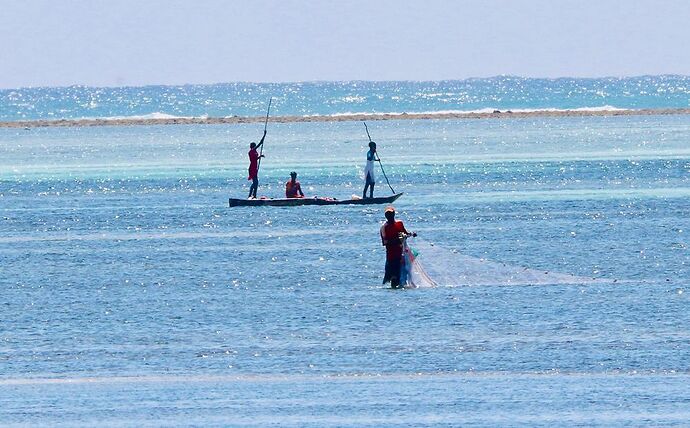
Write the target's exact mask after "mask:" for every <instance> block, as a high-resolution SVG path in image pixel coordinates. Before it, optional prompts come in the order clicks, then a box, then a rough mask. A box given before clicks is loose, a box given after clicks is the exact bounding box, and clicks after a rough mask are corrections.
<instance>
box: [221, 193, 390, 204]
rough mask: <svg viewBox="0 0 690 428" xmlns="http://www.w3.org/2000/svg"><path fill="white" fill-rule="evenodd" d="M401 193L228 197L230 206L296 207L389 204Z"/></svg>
mask: <svg viewBox="0 0 690 428" xmlns="http://www.w3.org/2000/svg"><path fill="white" fill-rule="evenodd" d="M401 195H402V193H396V194H395V195H391V196H386V197H381V198H366V199H333V198H289V199H287V198H285V199H234V198H230V199H229V200H228V204H229V206H230V207H267V206H272V207H296V206H302V205H373V204H390V203H392V202H393V201H395V200H396V199H398V198H399V197H400V196H401Z"/></svg>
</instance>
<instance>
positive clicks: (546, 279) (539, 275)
mask: <svg viewBox="0 0 690 428" xmlns="http://www.w3.org/2000/svg"><path fill="white" fill-rule="evenodd" d="M411 245H412V246H413V248H414V249H415V250H417V251H418V256H417V258H416V259H415V262H414V263H413V265H412V268H413V274H412V275H411V278H412V281H411V282H412V283H413V284H414V286H416V287H433V286H445V287H454V286H473V285H556V284H591V283H594V282H610V281H608V280H605V279H595V278H589V277H582V276H576V275H570V274H564V273H558V272H550V271H544V270H537V269H529V268H526V267H522V266H515V265H509V264H506V263H501V262H496V261H491V260H487V259H483V258H477V257H471V256H466V255H464V254H460V253H458V252H456V251H453V250H450V249H447V248H443V247H441V246H438V245H435V244H432V243H428V242H425V241H421V240H417V241H416V242H414V243H413V244H411Z"/></svg>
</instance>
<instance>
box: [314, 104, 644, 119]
mask: <svg viewBox="0 0 690 428" xmlns="http://www.w3.org/2000/svg"><path fill="white" fill-rule="evenodd" d="M628 110H632V109H627V108H619V107H614V106H610V105H605V106H598V107H578V108H569V109H561V108H518V109H500V108H492V107H486V108H481V109H476V110H433V111H408V112H400V111H387V112H370V111H360V112H353V111H347V112H340V113H332V114H319V113H315V114H305V115H304V116H302V117H342V116H387V115H393V116H400V115H405V114H414V115H429V116H434V115H438V116H443V115H449V114H456V115H463V114H467V115H471V114H492V113H494V112H497V111H499V112H501V113H508V114H509V112H510V113H568V112H609V111H611V112H614V111H628Z"/></svg>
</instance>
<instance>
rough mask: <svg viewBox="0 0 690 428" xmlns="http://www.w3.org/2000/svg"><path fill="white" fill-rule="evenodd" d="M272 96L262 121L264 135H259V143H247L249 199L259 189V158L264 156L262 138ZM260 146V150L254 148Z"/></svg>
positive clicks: (264, 137) (253, 196)
mask: <svg viewBox="0 0 690 428" xmlns="http://www.w3.org/2000/svg"><path fill="white" fill-rule="evenodd" d="M272 101H273V98H271V99H269V100H268V110H267V111H266V121H265V122H264V135H263V137H261V141H260V142H259V144H256V143H254V142H252V143H251V144H250V145H249V153H248V155H249V176H248V177H247V180H251V181H252V184H251V186H249V197H248V198H249V199H252V198H253V199H256V192H257V190H258V189H259V168H260V167H261V158H263V157H264V154H263V153H264V140H265V139H266V128H267V127H268V114H269V113H270V112H271V102H272ZM257 148H260V149H261V152H260V153H259V152H257V151H256V149H257Z"/></svg>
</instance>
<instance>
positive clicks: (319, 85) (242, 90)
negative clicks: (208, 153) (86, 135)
mask: <svg viewBox="0 0 690 428" xmlns="http://www.w3.org/2000/svg"><path fill="white" fill-rule="evenodd" d="M270 97H273V113H274V114H275V115H278V116H289V115H294V116H305V115H316V114H318V115H334V114H343V113H402V112H410V113H411V112H438V111H476V110H488V111H493V110H494V109H500V110H518V109H528V110H533V109H578V108H612V107H613V108H624V109H640V108H688V107H690V77H688V76H673V75H670V76H641V77H625V78H614V77H609V78H596V79H593V78H592V79H584V78H577V79H575V78H560V79H536V78H522V77H514V76H502V77H494V78H483V79H467V80H448V81H440V82H411V81H410V82H360V81H354V82H305V83H223V84H216V85H183V86H146V87H122V88H90V87H82V86H72V87H66V88H21V89H5V90H0V121H15V120H35V119H79V118H112V117H131V116H144V117H155V116H156V115H158V116H160V115H161V114H162V115H172V116H194V117H199V116H205V115H207V116H211V117H225V116H233V115H236V116H262V115H264V114H265V112H266V103H267V101H268V99H269V98H270Z"/></svg>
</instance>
